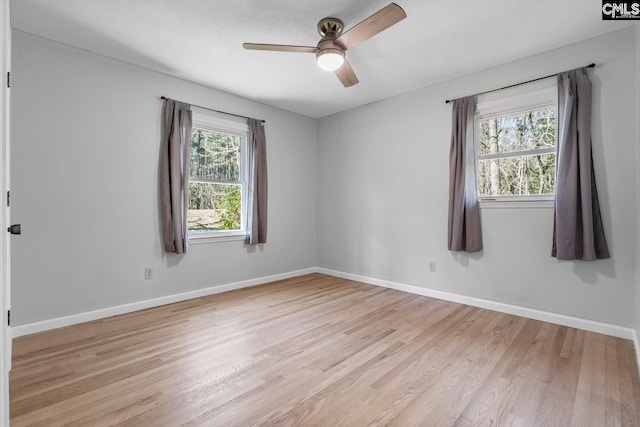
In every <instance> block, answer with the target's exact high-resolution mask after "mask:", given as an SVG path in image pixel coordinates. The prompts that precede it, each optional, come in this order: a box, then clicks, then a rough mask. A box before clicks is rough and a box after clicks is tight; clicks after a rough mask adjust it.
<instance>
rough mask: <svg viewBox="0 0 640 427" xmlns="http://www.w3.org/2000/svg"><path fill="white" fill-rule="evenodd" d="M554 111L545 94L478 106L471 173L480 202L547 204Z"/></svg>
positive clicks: (552, 173) (553, 162)
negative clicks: (532, 201) (533, 201)
mask: <svg viewBox="0 0 640 427" xmlns="http://www.w3.org/2000/svg"><path fill="white" fill-rule="evenodd" d="M527 104H529V105H527ZM483 111H484V112H483ZM556 111H557V108H556V100H555V97H554V96H553V91H550V90H544V91H540V92H538V93H534V94H533V95H531V94H530V95H528V96H524V97H520V98H518V99H514V98H510V99H509V100H500V101H492V102H490V103H486V104H484V105H483V104H478V108H477V114H476V125H475V139H476V150H477V156H476V157H477V165H476V172H477V179H478V192H479V196H480V198H481V200H482V199H483V198H484V199H485V200H486V199H496V200H523V199H534V198H536V199H540V198H542V199H549V198H553V195H554V194H555V184H556V123H557V117H556V116H557V113H556Z"/></svg>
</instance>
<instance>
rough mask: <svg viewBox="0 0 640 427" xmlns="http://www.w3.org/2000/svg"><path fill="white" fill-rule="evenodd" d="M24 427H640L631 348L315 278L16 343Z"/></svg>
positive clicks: (14, 389)
mask: <svg viewBox="0 0 640 427" xmlns="http://www.w3.org/2000/svg"><path fill="white" fill-rule="evenodd" d="M13 351H14V353H13V369H12V371H11V374H10V399H11V423H12V424H11V425H12V426H18V427H20V426H46V427H52V426H93V425H95V426H101V427H102V426H116V425H117V426H178V425H192V426H243V427H244V426H276V425H277V426H382V425H390V426H391V425H398V426H414V425H415V426H417V425H423V426H428V427H433V426H453V425H455V426H473V427H476V426H534V425H540V426H568V425H575V426H581V427H583V426H597V427H599V426H605V425H606V426H639V425H640V418H639V414H638V411H639V410H640V379H639V378H638V369H637V366H636V365H635V363H636V362H635V360H636V359H635V353H634V349H633V344H632V343H631V342H630V341H628V340H623V339H619V338H613V337H607V336H604V335H599V334H596V333H592V332H587V331H582V330H577V329H574V328H568V327H564V326H559V325H554V324H549V323H544V322H540V321H536V320H528V319H524V318H520V317H517V316H511V315H507V314H503V313H497V312H493V311H489V310H482V309H479V308H474V307H469V306H464V305H460V304H455V303H449V302H445V301H441V300H436V299H432V298H427V297H422V296H417V295H412V294H407V293H403V292H399V291H394V290H390V289H385V288H380V287H374V286H370V285H366V284H363V283H358V282H355V281H350V280H346V279H341V278H337V277H332V276H327V275H323V274H317V273H316V274H309V275H305V276H300V277H296V278H290V279H286V280H281V281H277V282H273V283H270V284H266V285H262V286H256V287H253V288H247V289H241V290H237V291H232V292H226V293H222V294H217V295H211V296H208V297H202V298H196V299H193V300H189V301H183V302H180V303H176V304H170V305H166V306H162V307H157V308H153V309H148V310H143V311H140V312H135V313H129V314H125V315H122V316H116V317H112V318H108V319H102V320H98V321H94V322H88V323H85V324H80V325H75V326H71V327H67V328H62V329H58V330H53V331H48V332H44V333H40V334H34V335H30V336H25V337H21V338H18V339H16V340H14V346H13Z"/></svg>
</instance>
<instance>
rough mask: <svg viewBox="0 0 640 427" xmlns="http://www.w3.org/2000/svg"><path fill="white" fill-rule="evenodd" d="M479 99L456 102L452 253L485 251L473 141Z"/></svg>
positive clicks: (451, 162) (451, 175) (452, 156)
mask: <svg viewBox="0 0 640 427" xmlns="http://www.w3.org/2000/svg"><path fill="white" fill-rule="evenodd" d="M474 115H475V97H474V96H468V97H466V98H460V99H455V100H453V118H452V124H451V151H450V152H449V245H448V247H449V250H450V251H465V252H478V251H481V250H482V229H481V226H480V208H479V206H478V184H477V178H476V156H475V147H474V140H473V127H474Z"/></svg>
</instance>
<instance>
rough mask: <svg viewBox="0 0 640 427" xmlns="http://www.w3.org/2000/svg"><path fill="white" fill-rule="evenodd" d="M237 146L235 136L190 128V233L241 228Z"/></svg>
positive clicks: (188, 220)
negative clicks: (191, 129)
mask: <svg viewBox="0 0 640 427" xmlns="http://www.w3.org/2000/svg"><path fill="white" fill-rule="evenodd" d="M240 142H241V137H240V136H238V135H233V134H227V133H223V132H215V131H209V130H205V129H198V128H193V131H192V138H191V158H190V169H191V170H190V177H191V182H189V199H188V200H189V206H188V211H187V224H188V228H189V230H190V231H192V232H210V231H218V230H239V229H241V228H242V227H241V217H242V214H241V212H242V191H241V186H240V184H238V181H239V180H240ZM225 182H229V183H225Z"/></svg>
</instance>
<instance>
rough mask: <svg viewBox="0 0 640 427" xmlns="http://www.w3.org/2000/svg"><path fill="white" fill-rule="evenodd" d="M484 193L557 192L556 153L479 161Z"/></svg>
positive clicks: (480, 181) (499, 194)
mask: <svg viewBox="0 0 640 427" xmlns="http://www.w3.org/2000/svg"><path fill="white" fill-rule="evenodd" d="M478 191H479V193H480V196H520V195H536V194H538V195H540V194H555V192H556V155H555V153H549V154H540V155H535V156H518V157H507V158H503V159H491V160H479V161H478Z"/></svg>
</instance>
